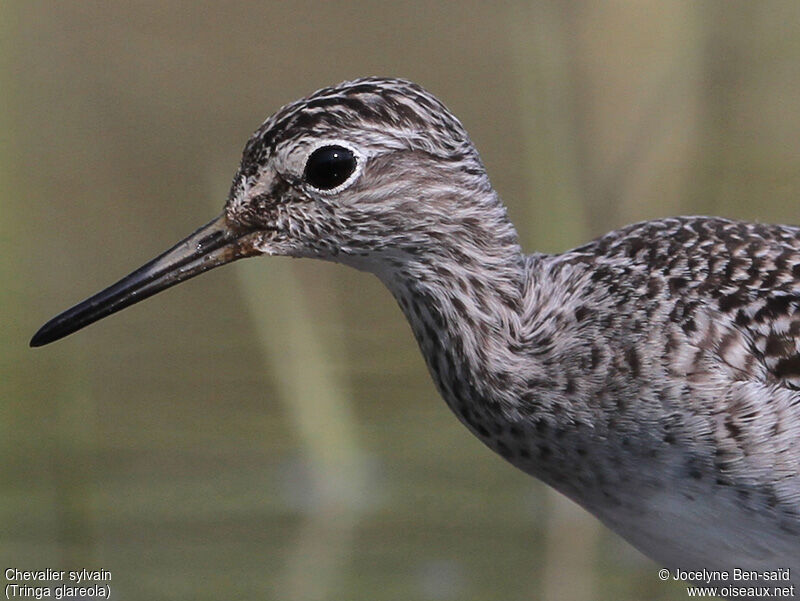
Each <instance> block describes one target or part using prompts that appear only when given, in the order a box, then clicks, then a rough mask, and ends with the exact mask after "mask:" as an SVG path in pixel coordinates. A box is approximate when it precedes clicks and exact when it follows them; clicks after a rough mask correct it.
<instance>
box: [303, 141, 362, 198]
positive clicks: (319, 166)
mask: <svg viewBox="0 0 800 601" xmlns="http://www.w3.org/2000/svg"><path fill="white" fill-rule="evenodd" d="M355 170H356V157H355V156H354V155H353V152H352V151H351V150H348V149H347V148H344V147H342V146H323V147H321V148H317V149H316V150H315V151H314V152H312V153H311V155H310V156H309V157H308V160H307V161H306V170H305V173H304V174H303V177H304V178H305V180H306V181H307V182H308V183H309V184H311V185H312V186H314V187H315V188H317V189H318V190H333V189H334V188H336V187H338V186H341V185H342V184H343V183H345V182H346V181H347V178H349V177H350V176H351V175H352V174H353V171H355Z"/></svg>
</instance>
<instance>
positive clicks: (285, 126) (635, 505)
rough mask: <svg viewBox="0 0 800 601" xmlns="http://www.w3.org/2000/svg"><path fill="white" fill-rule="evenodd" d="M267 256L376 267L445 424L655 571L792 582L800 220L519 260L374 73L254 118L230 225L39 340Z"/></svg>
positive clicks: (448, 161) (473, 170)
mask: <svg viewBox="0 0 800 601" xmlns="http://www.w3.org/2000/svg"><path fill="white" fill-rule="evenodd" d="M260 254H267V255H287V256H293V257H316V258H322V259H327V260H332V261H337V262H341V263H344V264H347V265H351V266H353V267H356V268H358V269H361V270H365V271H369V272H372V273H374V274H375V275H377V276H378V277H379V278H380V279H381V280H382V281H383V282H384V283H385V284H386V286H387V287H388V288H389V290H390V291H391V292H392V294H393V295H394V296H395V298H396V299H397V302H398V304H399V305H400V308H401V309H402V311H403V313H404V314H405V316H406V317H407V319H408V321H409V323H410V325H411V328H412V330H413V332H414V335H415V336H416V338H417V341H418V343H419V346H420V348H421V350H422V353H423V354H424V356H425V359H426V361H427V364H428V367H429V370H430V373H431V375H432V377H433V379H434V381H435V382H436V385H437V387H438V389H439V391H440V393H441V395H442V396H443V397H444V399H445V401H446V402H447V404H448V405H449V406H450V408H451V409H452V410H453V412H454V413H455V414H456V416H457V417H458V418H459V419H460V420H461V421H462V422H463V423H464V424H465V425H466V426H467V427H468V428H469V429H470V430H471V431H472V432H473V433H474V434H475V435H476V436H478V437H479V438H480V439H481V440H482V441H483V442H484V443H485V444H486V445H487V446H489V447H490V448H491V449H492V450H494V451H495V452H497V453H499V454H500V455H502V456H503V457H504V458H505V459H507V460H508V461H510V462H511V463H513V464H514V465H515V466H517V467H519V468H520V469H522V470H523V471H525V472H527V473H529V474H532V475H534V476H536V477H537V478H540V479H541V480H543V481H544V482H546V483H548V484H549V485H551V486H553V487H554V488H556V489H557V490H559V491H561V492H562V493H564V494H565V495H567V496H568V497H570V498H572V499H573V500H575V501H576V502H578V503H579V504H581V505H582V506H583V507H585V508H586V509H587V510H588V511H590V512H591V513H593V514H594V515H595V516H597V517H598V518H599V519H600V520H602V521H603V523H605V524H606V525H607V526H609V527H610V528H611V529H613V530H614V531H616V532H617V533H619V534H620V535H621V536H623V537H624V538H625V539H627V540H628V541H629V542H631V543H632V544H633V545H634V546H636V547H637V548H638V549H640V550H641V551H642V552H644V553H645V554H646V555H648V556H650V557H651V558H653V559H654V560H656V561H657V562H659V563H660V564H662V565H663V566H666V567H669V568H682V569H687V570H695V571H696V570H701V569H706V570H727V571H728V572H730V573H732V572H733V570H734V569H744V570H756V571H758V572H759V573H763V572H764V571H767V570H778V569H785V568H789V569H791V570H793V575H792V577H793V579H794V582H797V576H795V574H798V573H800V444H798V441H800V229H798V228H795V227H790V226H782V225H763V224H754V223H744V222H737V221H730V220H725V219H719V218H711V217H678V218H669V219H662V220H656V221H649V222H644V223H639V224H635V225H632V226H628V227H626V228H624V229H621V230H618V231H614V232H611V233H609V234H607V235H605V236H603V237H602V238H599V239H598V240H595V241H594V242H591V243H589V244H586V245H584V246H581V247H579V248H576V249H574V250H571V251H568V252H565V253H563V254H559V255H543V254H530V255H526V254H523V253H522V251H521V249H520V246H519V243H518V238H517V233H516V231H515V229H514V227H513V225H512V224H511V222H510V221H509V219H508V217H507V214H506V210H505V208H504V206H503V204H502V202H501V201H500V199H499V198H498V196H497V194H496V193H495V191H494V189H493V188H492V186H491V183H490V182H489V178H488V176H487V174H486V171H485V169H484V167H483V164H482V162H481V159H480V156H479V155H478V152H477V150H476V149H475V147H474V146H473V144H472V142H471V141H470V139H469V136H468V135H467V132H466V131H465V129H464V127H463V126H462V125H461V123H460V122H459V121H458V119H456V117H454V116H453V115H452V114H451V113H450V112H449V111H448V110H447V109H446V108H445V106H444V105H443V104H442V103H441V102H439V100H437V99H436V98H435V97H434V96H433V95H431V94H430V93H428V92H427V91H425V90H424V89H422V88H421V87H419V86H418V85H416V84H413V83H411V82H408V81H403V80H398V79H381V78H364V79H358V80H355V81H350V82H345V83H342V84H339V85H337V86H334V87H330V88H324V89H322V90H319V91H317V92H315V93H314V94H312V95H311V96H309V97H307V98H304V99H301V100H298V101H296V102H293V103H291V104H289V105H287V106H285V107H283V108H282V109H280V110H279V111H278V112H277V113H275V114H274V115H273V116H272V117H270V118H269V119H267V121H265V122H264V124H263V125H262V126H261V127H260V128H259V129H258V130H257V131H256V132H255V133H254V134H253V136H252V137H251V138H250V140H249V141H248V142H247V145H246V146H245V148H244V152H243V156H242V161H241V165H240V167H239V170H238V171H237V173H236V176H235V178H234V182H233V185H232V187H231V191H230V195H229V197H228V200H227V202H226V204H225V208H224V211H223V213H222V215H221V216H220V217H218V218H217V219H216V220H214V221H212V222H211V223H209V224H208V225H206V226H204V227H203V228H201V229H199V230H198V231H197V232H195V233H194V234H192V235H191V236H189V237H188V238H186V239H185V240H184V241H182V242H180V243H178V244H177V245H176V246H174V247H173V248H172V249H171V250H169V251H167V252H166V253H164V254H162V255H161V256H159V257H158V258H156V259H155V260H153V261H151V262H150V263H148V264H146V265H145V266H144V267H142V268H140V269H138V270H137V271H134V272H133V273H132V274H130V275H129V276H127V277H125V278H123V279H122V280H120V281H119V282H117V283H116V284H114V285H113V286H111V287H110V288H108V289H106V290H104V291H103V292H100V293H99V294H97V295H95V296H93V297H91V298H89V299H88V300H86V301H84V302H83V303H80V304H78V305H77V306H75V307H73V308H72V309H70V310H68V311H66V312H65V313H62V314H61V315H59V316H57V317H55V318H54V319H53V320H51V321H49V322H48V323H47V324H45V325H44V326H43V327H42V328H41V329H40V330H39V332H37V334H36V335H35V336H34V337H33V339H32V340H31V345H32V346H40V345H43V344H47V343H50V342H53V341H54V340H57V339H59V338H62V337H64V336H67V335H68V334H71V333H73V332H75V331H76V330H78V329H80V328H83V327H84V326H87V325H89V324H91V323H92V322H94V321H96V320H98V319H101V318H103V317H106V316H108V315H110V314H111V313H114V312H116V311H119V310H120V309H123V308H125V307H127V306H129V305H131V304H133V303H136V302H138V301H140V300H142V299H144V298H147V297H148V296H151V295H153V294H155V293H157V292H159V291H161V290H164V289H165V288H168V287H170V286H172V285H174V284H177V283H179V282H182V281H184V280H186V279H188V278H191V277H194V276H195V275H198V274H200V273H203V272H205V271H208V270H209V269H212V268H214V267H217V266H219V265H223V264H225V263H229V262H231V261H235V260H237V259H240V258H243V257H250V256H255V255H260ZM765 578H767V577H766V576H765ZM762 580H763V579H762ZM773 584H774V583H773ZM780 584H785V583H780ZM748 585H749V586H755V583H753V582H752V581H750V582H749V583H748Z"/></svg>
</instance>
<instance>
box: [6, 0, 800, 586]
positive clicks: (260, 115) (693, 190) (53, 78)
mask: <svg viewBox="0 0 800 601" xmlns="http://www.w3.org/2000/svg"><path fill="white" fill-rule="evenodd" d="M799 51H800V4H798V3H796V2H792V1H789V0H787V1H785V2H784V1H766V2H759V3H754V2H748V1H743V0H742V1H727V0H717V1H706V2H696V3H689V2H683V1H680V0H664V1H659V2H655V1H652V2H649V1H648V2H623V1H614V2H577V1H568V2H561V1H556V0H547V1H541V2H533V3H520V2H507V3H481V2H467V3H465V2H434V3H431V2H410V3H386V2H346V3H319V2H292V3H280V2H252V3H219V4H214V3H193V2H178V1H173V2H164V3H158V2H135V3H125V2H99V1H95V2H62V3H55V2H23V1H16V2H4V3H2V4H0V67H1V69H0V90H2V91H0V128H2V131H3V132H4V135H3V136H0V203H2V204H1V205H0V206H2V214H1V216H0V217H1V218H0V276H1V277H2V281H3V287H2V290H0V311H2V317H3V320H2V323H3V327H2V328H0V345H1V347H0V348H2V353H0V411H1V412H2V419H0V434H1V435H2V443H0V466H2V470H0V473H2V489H0V490H1V492H0V525H1V529H0V560H1V563H2V565H3V566H4V567H18V568H21V569H35V568H44V567H53V568H61V569H64V568H74V567H77V568H82V567H88V568H92V567H94V568H104V569H107V570H110V571H111V573H112V588H113V591H114V594H115V595H117V598H119V599H126V600H133V599H143V600H145V599H153V598H170V599H192V600H204V599H209V600H211V599H215V600H216V599H220V598H223V599H225V598H269V599H281V600H283V599H298V600H303V599H331V600H334V599H336V600H338V599H369V600H370V601H381V600H384V599H386V600H388V599H404V600H405V599H420V600H450V599H453V600H459V601H469V600H476V601H477V600H481V601H482V600H485V599H504V600H510V601H515V600H529V599H558V598H571V599H576V600H580V599H620V600H625V599H669V598H679V597H680V595H681V594H682V593H680V592H679V591H676V590H675V589H672V588H669V587H665V586H664V585H662V584H661V583H660V582H659V581H658V580H657V578H656V569H655V566H653V565H652V564H651V563H650V562H648V561H647V560H646V559H644V558H642V557H641V556H640V555H639V554H638V553H636V552H635V551H633V550H632V549H630V548H629V547H628V546H627V545H626V544H625V543H624V542H622V541H620V540H619V539H618V538H617V537H616V536H614V535H612V534H610V533H608V532H607V531H605V530H604V529H602V528H601V527H600V526H598V525H597V524H596V522H595V521H594V520H593V519H591V518H589V517H587V516H585V514H583V513H581V512H579V511H577V510H575V509H574V508H572V507H571V506H570V505H569V504H567V502H566V501H564V500H562V499H561V498H560V497H557V496H555V495H551V494H549V493H547V492H546V490H545V489H544V487H542V486H540V485H539V484H537V483H536V482H534V481H532V480H531V479H530V478H528V477H527V476H525V475H524V474H522V473H520V472H517V471H515V470H514V469H513V468H511V467H510V466H508V465H507V464H505V463H504V462H503V461H502V460H501V459H499V458H498V457H495V456H494V455H492V454H491V453H490V452H489V451H488V450H486V449H485V448H483V447H482V446H481V444H480V443H479V442H478V441H477V440H475V439H473V437H471V436H470V435H469V433H468V432H467V431H466V430H464V428H463V427H462V426H461V425H459V424H458V422H457V420H455V419H454V418H453V416H452V415H450V414H449V412H448V410H447V407H446V406H445V404H444V403H443V402H442V401H441V400H440V399H439V398H438V395H437V394H436V392H435V390H434V388H433V385H432V383H431V382H430V379H429V377H428V375H427V373H426V372H425V368H424V364H423V362H422V359H421V357H420V356H419V354H418V351H417V349H416V345H415V343H414V341H413V339H412V337H411V335H410V332H409V330H408V327H407V325H406V324H405V323H404V320H403V318H402V315H401V314H400V312H399V311H398V310H397V308H396V307H395V305H394V302H393V300H392V299H391V297H390V295H389V294H388V293H387V292H386V291H385V290H383V289H382V288H381V286H380V285H379V283H378V282H377V281H376V280H374V278H370V277H369V276H367V275H365V274H362V273H356V272H352V271H349V270H347V269H344V268H342V267H338V266H335V265H330V264H316V263H313V262H308V261H306V262H303V261H291V260H287V259H272V260H269V261H268V260H265V259H261V260H258V261H252V262H245V263H244V264H240V265H234V266H232V267H229V268H226V269H224V270H219V271H215V272H213V273H211V274H208V275H206V276H204V277H203V278H199V279H197V280H193V281H192V282H189V283H187V284H184V285H182V286H180V287H178V288H176V289H174V290H171V291H169V292H166V293H164V294H163V295H159V297H157V298H155V299H152V300H150V301H148V302H146V303H143V304H141V305H137V306H136V307H133V308H131V309H129V310H126V311H125V312H123V313H121V314H120V315H118V316H114V317H113V318H111V319H108V320H106V321H104V322H102V323H101V324H99V325H96V326H93V327H91V328H89V329H87V330H86V331H85V332H82V333H80V334H79V335H76V336H73V337H70V338H68V339H66V340H64V341H62V342H60V343H58V344H55V345H53V346H52V347H46V348H43V349H39V350H36V351H33V350H30V349H28V348H27V341H28V338H29V337H30V335H31V334H32V333H33V332H34V331H35V329H36V328H37V327H38V326H39V325H40V324H41V323H42V322H43V321H44V320H45V319H47V318H49V317H51V316H52V315H53V314H55V313H56V312H57V311H60V310H62V309H64V308H66V307H67V306H69V305H71V304H72V303H73V302H76V301H78V300H81V299H82V298H84V297H86V296H87V295H89V294H90V293H92V292H95V291H96V290H99V289H100V288H102V287H104V286H106V285H107V284H109V283H111V282H112V281H115V280H116V279H117V278H118V277H119V276H121V275H124V274H125V273H127V272H129V271H130V270H131V269H133V268H135V267H137V266H138V265H139V264H141V263H142V262H144V261H145V260H147V259H149V258H151V257H152V256H154V255H155V254H157V253H158V252H159V251H161V250H163V249H164V248H166V247H167V246H169V245H170V244H171V243H173V242H174V241H176V240H177V239H179V238H180V237H182V236H183V235H185V234H187V233H189V232H190V231H191V230H192V229H193V228H194V227H196V226H198V225H200V224H202V223H205V222H206V221H208V219H209V218H210V217H212V216H213V215H214V214H215V212H216V211H217V210H218V209H214V208H211V207H219V206H221V205H222V202H223V201H224V196H225V193H226V190H227V185H228V182H229V180H230V177H231V175H232V174H233V171H234V170H235V168H236V164H237V161H238V158H239V153H240V152H241V148H242V146H243V144H244V142H245V140H246V138H247V137H248V136H249V134H250V132H251V131H252V130H253V129H254V128H255V127H256V126H257V125H258V124H259V123H260V122H261V121H262V120H263V119H264V118H265V117H266V116H268V114H270V113H271V112H272V111H274V110H275V109H277V108H278V107H279V106H280V105H282V104H283V103H285V102H288V101H291V100H293V99H295V98H297V97H299V96H302V95H305V94H307V93H309V92H311V91H313V90H315V89H317V88H319V87H321V86H323V85H327V84H332V83H336V82H338V81H340V80H343V79H347V78H353V77H357V76H361V75H367V74H374V75H392V76H402V77H407V78H410V79H413V80H416V81H418V82H419V83H421V84H423V85H424V86H426V87H427V88H429V89H430V90H431V91H432V92H434V93H435V94H437V95H438V96H439V97H440V98H442V99H443V100H444V102H445V103H447V105H448V106H449V107H450V108H451V109H452V110H453V111H454V112H455V113H456V114H457V115H458V116H459V117H460V118H461V120H462V121H463V122H464V124H465V125H466V126H467V129H468V130H469V131H470V132H471V135H472V137H473V139H474V141H475V142H476V144H477V146H478V148H479V149H480V150H481V153H482V156H483V158H484V160H485V162H486V164H487V167H488V169H489V171H490V173H491V175H492V178H493V181H494V183H495V186H496V187H497V188H498V190H499V191H500V193H501V195H502V196H503V198H504V199H505V200H506V202H507V204H508V206H509V211H510V213H511V215H512V217H513V219H514V221H515V223H516V224H517V226H518V229H519V230H520V233H521V235H522V237H523V240H524V241H525V243H526V246H527V247H528V248H530V249H538V250H544V251H558V250H564V249H566V248H568V247H570V246H572V245H574V244H577V243H579V242H581V241H584V240H586V239H588V238H589V237H592V236H596V235H599V234H601V233H603V232H604V231H606V230H608V229H611V228H614V227H617V226H621V225H624V224H626V223H629V222H632V221H636V220H641V219H647V218H652V217H659V216H665V215H670V214H677V213H714V214H721V215H725V216H729V217H736V218H741V219H749V220H760V221H774V222H785V223H797V222H798V221H800V206H799V205H798V203H797V202H796V198H797V192H798V187H799V186H800V168H799V167H800V152H798V140H800V135H798V134H800V131H798V130H800V110H798V106H797V103H798V98H800V69H799V68H798V65H800V61H798V52H799Z"/></svg>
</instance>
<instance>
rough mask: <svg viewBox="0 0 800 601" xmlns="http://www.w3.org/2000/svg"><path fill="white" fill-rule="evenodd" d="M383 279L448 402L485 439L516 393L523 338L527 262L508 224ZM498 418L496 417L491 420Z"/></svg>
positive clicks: (452, 239)
mask: <svg viewBox="0 0 800 601" xmlns="http://www.w3.org/2000/svg"><path fill="white" fill-rule="evenodd" d="M438 242H439V244H437V245H435V246H434V247H433V248H429V249H426V251H424V252H419V253H415V254H414V255H411V256H408V257H407V258H406V260H405V261H403V263H402V264H399V265H394V266H387V267H386V268H385V269H382V270H380V271H379V272H377V275H378V276H379V277H380V278H381V280H383V282H384V283H385V284H386V286H387V287H388V288H389V290H390V291H391V292H392V294H393V295H394V297H395V299H396V300H397V302H398V304H399V305H400V307H401V309H402V311H403V312H404V314H405V316H406V318H407V319H408V321H409V323H410V325H411V328H412V330H413V332H414V335H415V337H416V339H417V342H418V344H419V346H420V349H421V351H422V353H423V355H424V357H425V360H426V362H427V365H428V369H429V371H430V372H431V375H432V377H433V379H434V381H435V383H436V385H437V387H438V389H439V391H440V393H441V395H442V396H443V397H444V399H445V401H446V402H447V403H448V405H449V406H450V408H451V409H452V410H453V411H454V412H455V414H456V415H457V416H458V417H459V418H460V419H461V421H462V422H464V423H465V424H466V425H467V427H469V428H470V429H471V430H473V432H475V433H476V434H477V435H478V436H480V437H481V438H485V436H484V434H485V429H486V427H487V426H486V424H487V423H497V421H498V420H499V419H500V414H503V413H508V411H505V409H508V408H509V407H510V405H511V404H512V403H513V400H512V399H513V398H514V396H515V394H516V391H515V390H513V389H514V388H515V386H514V384H515V383H514V380H515V379H516V374H515V373H514V367H513V363H514V361H515V359H514V357H513V356H512V355H513V353H511V351H510V347H509V341H510V340H512V339H513V338H515V337H516V334H515V332H517V330H518V327H517V324H518V323H519V315H520V311H521V310H522V305H523V302H522V301H523V295H524V288H525V281H526V278H525V258H524V256H523V254H522V252H521V249H520V246H519V244H518V239H517V234H516V231H515V230H514V228H513V226H512V225H511V224H510V222H508V220H507V219H506V218H505V213H504V211H503V213H502V216H501V217H499V218H496V219H494V220H493V219H491V218H490V219H487V220H483V221H478V220H475V221H470V223H469V226H468V227H465V228H463V229H461V230H460V231H459V232H457V233H454V234H453V235H451V236H444V237H442V238H441V239H440V240H438ZM490 414H491V415H490Z"/></svg>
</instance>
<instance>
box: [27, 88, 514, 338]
mask: <svg viewBox="0 0 800 601" xmlns="http://www.w3.org/2000/svg"><path fill="white" fill-rule="evenodd" d="M487 220H488V221H492V220H495V221H497V223H498V224H499V225H500V226H501V227H500V229H501V231H500V233H501V234H502V233H503V226H505V224H507V220H506V217H505V209H504V208H503V207H502V205H501V204H500V203H499V200H497V198H496V195H494V193H493V192H492V188H491V185H490V183H489V180H488V177H487V175H486V173H485V170H484V168H483V165H482V163H481V160H480V157H479V155H478V153H477V151H476V150H475V147H474V146H473V144H472V142H471V141H470V139H469V136H468V135H467V132H466V130H465V129H464V127H463V126H462V125H461V123H460V122H459V121H458V119H456V118H455V117H454V116H453V115H452V114H451V113H450V112H449V111H448V110H447V108H445V106H444V105H443V104H442V103H441V102H439V100H437V99H436V98H435V97H434V96H433V95H431V94H430V93H428V92H427V91H425V90H424V89H422V88H421V87H419V86H418V85H416V84H413V83H411V82H408V81H404V80H399V79H379V78H365V79H359V80H355V81H350V82H344V83H342V84H339V85H337V86H334V87H330V88H324V89H322V90H319V91H317V92H315V93H314V94H312V95H311V96H308V97H307V98H304V99H302V100H298V101H296V102H293V103H291V104H288V105H286V106H284V107H283V108H282V109H280V110H279V111H278V112H277V113H275V114H274V115H273V116H272V117H270V118H269V119H267V120H266V121H265V122H264V123H263V124H262V126H261V127H260V128H259V129H258V130H257V131H256V132H255V133H254V134H253V135H252V137H251V138H250V140H249V141H248V142H247V144H246V146H245V149H244V152H243V155H242V161H241V164H240V166H239V169H238V170H237V172H236V175H235V177H234V180H233V184H232V186H231V190H230V194H229V197H228V200H227V202H226V204H225V208H224V211H223V213H222V215H220V216H219V217H218V218H217V219H215V220H213V221H211V222H210V223H208V224H207V225H205V226H204V227H202V228H200V229H199V230H197V231H196V232H195V233H193V234H192V235H190V236H188V237H187V238H185V239H184V240H183V241H181V242H179V243H178V244H176V245H175V246H174V247H172V248H171V249H170V250H168V251H166V252H165V253H164V254H162V255H160V256H159V257H157V258H156V259H154V260H152V261H150V262H149V263H147V264H146V265H144V266H143V267H141V268H139V269H138V270H136V271H134V272H133V273H131V274H130V275H128V276H127V277H125V278H123V279H122V280H120V281H119V282H117V283H116V284H114V285H112V286H110V287H109V288H107V289H106V290H104V291H102V292H100V293H98V294H96V295H95V296H93V297H91V298H89V299H87V300H86V301H84V302H82V303H80V304H78V305H76V306H75V307H73V308H72V309H69V310H68V311H66V312H64V313H62V314H61V315H59V316H57V317H55V318H54V319H52V320H51V321H49V322H48V323H47V324H45V325H44V326H43V327H42V328H41V329H40V330H39V332H37V334H36V335H35V336H34V337H33V339H32V340H31V345H32V346H40V345H43V344H47V343H49V342H52V341H54V340H57V339H59V338H62V337H64V336H66V335H68V334H71V333H72V332H75V331H76V330H78V329H81V328H83V327H85V326H87V325H89V324H91V323H93V322H95V321H97V320H99V319H101V318H103V317H105V316H107V315H110V314H112V313H114V312H116V311H119V310H121V309H123V308H125V307H127V306H130V305H131V304H133V303H136V302H138V301H140V300H143V299H145V298H147V297H149V296H151V295H153V294H156V293H157V292H159V291H161V290H164V289H166V288H168V287H170V286H173V285H175V284H177V283H179V282H182V281H185V280H187V279H189V278H191V277H194V276H196V275H199V274H200V273H203V272H205V271H208V270H209V269H212V268H214V267H218V266H220V265H224V264H226V263H230V262H232V261H235V260H237V259H241V258H244V257H251V256H256V255H261V254H268V255H285V256H292V257H317V258H322V259H328V260H334V261H339V262H342V263H346V264H350V265H353V266H355V267H357V268H360V269H366V270H371V271H375V272H380V271H381V270H385V269H387V268H390V267H391V266H395V267H397V266H400V265H402V264H403V263H404V261H408V260H410V259H411V258H414V257H416V258H419V257H420V256H430V257H434V256H437V255H441V254H443V253H446V252H448V250H447V249H451V245H450V244H449V243H448V241H449V240H450V239H451V238H452V236H454V235H457V234H458V233H459V232H462V233H463V232H464V231H478V230H481V226H482V224H483V223H484V222H486V221H487ZM508 229H510V230H511V232H512V233H513V228H511V226H510V224H508V225H507V227H506V230H508ZM475 238H476V243H477V244H481V243H482V242H481V241H480V238H481V236H475Z"/></svg>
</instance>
